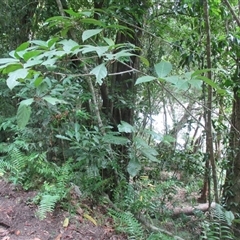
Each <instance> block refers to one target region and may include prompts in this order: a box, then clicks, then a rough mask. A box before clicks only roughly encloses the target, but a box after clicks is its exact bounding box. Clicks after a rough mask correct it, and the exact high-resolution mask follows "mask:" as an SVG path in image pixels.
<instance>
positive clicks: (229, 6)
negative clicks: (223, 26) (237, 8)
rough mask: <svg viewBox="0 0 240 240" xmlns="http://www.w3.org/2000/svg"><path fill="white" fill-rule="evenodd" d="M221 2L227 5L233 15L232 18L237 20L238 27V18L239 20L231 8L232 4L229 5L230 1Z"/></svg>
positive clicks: (239, 25)
mask: <svg viewBox="0 0 240 240" xmlns="http://www.w3.org/2000/svg"><path fill="white" fill-rule="evenodd" d="M223 2H224V3H226V5H227V6H228V8H229V10H230V12H231V14H232V15H233V18H234V19H235V21H236V22H237V24H238V27H240V20H239V18H238V16H237V15H236V13H235V12H234V10H233V8H232V6H231V5H230V3H229V2H228V0H223Z"/></svg>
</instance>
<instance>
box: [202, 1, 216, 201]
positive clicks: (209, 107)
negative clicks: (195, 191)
mask: <svg viewBox="0 0 240 240" xmlns="http://www.w3.org/2000/svg"><path fill="white" fill-rule="evenodd" d="M203 6H204V19H205V28H206V35H207V42H206V52H207V68H208V69H211V68H212V62H211V30H210V21H209V12H208V7H209V5H208V0H204V5H203ZM208 78H209V79H212V72H211V71H208ZM212 94H213V93H212V87H211V86H210V85H209V86H208V97H207V116H206V120H207V121H206V146H207V149H206V151H207V154H208V155H209V160H210V163H211V167H212V178H213V189H214V196H215V201H216V203H219V197H218V185H217V171H216V163H215V157H214V150H213V136H212ZM209 194H210V193H209Z"/></svg>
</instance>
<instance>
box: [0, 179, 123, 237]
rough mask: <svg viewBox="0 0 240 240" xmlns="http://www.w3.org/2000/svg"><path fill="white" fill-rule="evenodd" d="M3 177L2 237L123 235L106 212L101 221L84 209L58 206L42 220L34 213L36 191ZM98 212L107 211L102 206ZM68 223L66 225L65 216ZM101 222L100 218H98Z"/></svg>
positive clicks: (0, 197)
mask: <svg viewBox="0 0 240 240" xmlns="http://www.w3.org/2000/svg"><path fill="white" fill-rule="evenodd" d="M36 194H37V193H36V192H33V191H24V190H23V189H21V188H18V187H16V186H14V185H13V184H10V183H7V182H6V181H4V180H2V179H0V240H65V239H66V240H72V239H74V240H95V239H97V240H105V239H107V240H109V239H110V240H122V239H127V238H126V236H124V235H119V234H116V232H115V231H114V229H113V226H112V225H113V222H112V219H110V218H108V216H107V215H106V216H104V218H102V219H101V221H100V222H101V225H97V226H96V225H95V224H94V223H93V221H91V218H90V220H89V219H87V218H85V217H84V211H79V214H75V215H70V214H69V213H68V212H66V211H63V210H62V209H61V208H57V209H56V210H55V212H54V213H52V214H49V215H48V217H47V218H46V219H44V220H42V221H40V220H39V219H38V218H37V217H36V216H35V215H36V210H37V206H36V205H34V204H32V203H31V201H30V200H31V199H33V197H34V196H35V195H36ZM94 211H95V212H96V211H99V216H100V215H101V214H104V213H103V212H101V208H96V209H95V210H94ZM66 218H68V219H69V224H67V226H65V227H64V226H63V225H64V224H63V223H64V220H66ZM97 222H99V221H97Z"/></svg>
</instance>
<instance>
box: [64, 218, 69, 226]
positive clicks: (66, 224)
mask: <svg viewBox="0 0 240 240" xmlns="http://www.w3.org/2000/svg"><path fill="white" fill-rule="evenodd" d="M68 225H69V218H65V219H64V221H63V227H65V228H66V227H68Z"/></svg>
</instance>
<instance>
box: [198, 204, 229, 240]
mask: <svg viewBox="0 0 240 240" xmlns="http://www.w3.org/2000/svg"><path fill="white" fill-rule="evenodd" d="M211 217H212V218H211V220H210V221H205V222H204V223H203V225H202V227H203V231H202V234H203V236H202V237H201V239H207V240H225V239H234V236H233V231H232V229H231V222H232V220H233V219H234V215H233V214H232V212H229V211H226V210H225V209H224V208H223V207H222V206H221V205H219V204H216V206H215V208H214V209H213V211H212V216H211Z"/></svg>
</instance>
